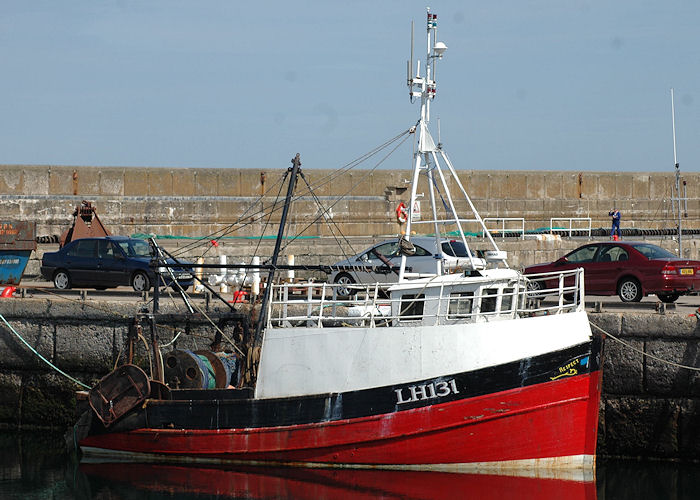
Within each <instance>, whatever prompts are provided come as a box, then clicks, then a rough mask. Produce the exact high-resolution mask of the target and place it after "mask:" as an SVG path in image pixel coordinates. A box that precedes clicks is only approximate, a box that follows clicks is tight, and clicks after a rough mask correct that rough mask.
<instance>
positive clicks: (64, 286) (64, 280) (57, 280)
mask: <svg viewBox="0 0 700 500" xmlns="http://www.w3.org/2000/svg"><path fill="white" fill-rule="evenodd" d="M70 285H71V283H70V274H68V271H66V270H65V269H60V270H58V271H56V274H54V275H53V286H55V287H56V288H58V289H59V290H68V289H69V288H70Z"/></svg>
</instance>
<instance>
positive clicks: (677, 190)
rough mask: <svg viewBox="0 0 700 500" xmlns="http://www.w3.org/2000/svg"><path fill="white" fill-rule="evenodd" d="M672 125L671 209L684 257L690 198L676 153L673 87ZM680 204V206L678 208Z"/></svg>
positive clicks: (679, 250) (679, 245) (680, 252)
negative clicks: (673, 179) (685, 219)
mask: <svg viewBox="0 0 700 500" xmlns="http://www.w3.org/2000/svg"><path fill="white" fill-rule="evenodd" d="M671 125H672V130H673V165H674V167H675V169H676V186H675V190H674V191H675V192H674V195H675V196H671V208H672V211H673V213H674V215H677V216H678V223H677V226H678V256H679V257H683V243H682V241H683V240H682V238H683V229H682V224H683V217H688V197H687V195H686V193H687V191H686V182H685V180H683V195H682V196H681V169H680V166H679V165H678V154H677V151H676V106H675V103H674V99H673V87H671ZM681 201H683V202H684V207H685V210H684V211H683V215H681ZM676 202H678V206H676Z"/></svg>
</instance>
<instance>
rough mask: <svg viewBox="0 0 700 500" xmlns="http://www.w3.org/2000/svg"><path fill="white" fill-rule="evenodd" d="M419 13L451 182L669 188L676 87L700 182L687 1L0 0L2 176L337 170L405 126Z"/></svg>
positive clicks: (409, 120)
mask: <svg viewBox="0 0 700 500" xmlns="http://www.w3.org/2000/svg"><path fill="white" fill-rule="evenodd" d="M426 5H430V7H431V12H433V13H436V14H437V15H438V38H439V39H440V40H441V41H443V42H444V43H446V45H447V46H448V50H447V52H446V53H445V56H444V58H443V59H442V60H441V61H439V65H438V73H437V86H438V88H437V97H436V99H435V101H434V103H433V106H432V113H433V114H432V118H433V120H432V123H433V125H435V124H436V123H437V120H436V118H439V120H440V139H441V141H442V143H443V144H444V147H445V149H446V151H447V152H448V153H449V155H450V158H451V160H452V162H453V163H454V164H455V166H456V167H457V168H458V169H464V170H471V169H483V170H570V171H610V172H615V171H653V172H672V171H673V163H674V155H673V135H672V115H671V91H670V89H671V87H673V88H674V89H675V111H676V144H677V157H678V162H679V164H680V169H681V171H682V172H683V171H687V172H693V171H698V170H699V167H700V140H698V139H700V29H698V26H700V2H698V1H697V0H665V1H663V2H661V1H658V0H654V1H648V0H635V1H631V0H616V1H613V2H611V1H610V0H600V1H599V0H518V1H515V0H512V1H511V0H503V1H498V0H494V1H492V2H474V1H464V0H462V1H441V2H429V3H427V4H426V2H417V1H414V0H407V1H376V0H374V1H368V0H356V1H352V2H339V1H320V0H319V1H304V0H296V1H293V2H290V1H286V2H282V1H262V0H261V1H259V2H240V1H234V0H227V1H223V0H199V1H194V0H192V1H182V0H111V1H110V0H103V1H94V0H89V1H88V0H86V1H77V0H75V1H73V0H64V1H61V2H57V1H55V0H45V1H26V0H22V1H16V0H3V1H2V2H0V67H1V68H2V72H1V74H2V76H1V77H0V164H32V165H73V166H76V165H93V166H119V167H198V168H255V169H260V170H266V169H274V168H286V167H287V166H289V165H290V160H291V158H292V157H293V156H294V155H295V154H296V153H300V154H301V159H302V165H303V168H305V169H308V168H327V169H336V168H340V167H342V166H343V165H345V164H347V163H348V162H350V161H352V160H353V159H355V158H357V157H360V156H361V155H363V154H364V153H366V152H368V151H370V150H371V149H373V148H374V147H376V146H377V145H379V144H382V143H383V142H385V141H386V140H387V139H389V138H391V137H394V136H395V135H396V134H398V133H400V132H401V131H403V130H406V129H407V128H409V127H410V126H412V125H413V124H415V122H416V121H417V119H418V112H419V107H418V104H416V103H414V104H411V103H410V101H409V98H408V89H407V87H406V60H407V59H408V58H409V54H410V24H411V21H412V20H414V21H415V25H416V29H415V31H416V52H415V56H414V57H415V58H416V59H423V58H424V55H423V54H424V53H425V12H426ZM433 133H434V135H436V134H437V133H436V130H435V129H433ZM411 153H412V151H411V146H410V144H406V145H405V146H404V147H403V149H402V150H400V151H397V153H396V154H394V155H392V156H391V158H389V159H388V160H387V161H386V162H384V163H382V164H381V166H380V167H379V168H399V169H408V168H410V167H411ZM374 166H375V163H370V164H367V165H364V168H372V167H374Z"/></svg>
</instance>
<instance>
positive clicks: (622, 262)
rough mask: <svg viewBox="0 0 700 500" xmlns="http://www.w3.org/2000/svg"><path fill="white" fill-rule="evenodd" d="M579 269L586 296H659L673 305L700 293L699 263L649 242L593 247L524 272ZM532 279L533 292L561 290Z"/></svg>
mask: <svg viewBox="0 0 700 500" xmlns="http://www.w3.org/2000/svg"><path fill="white" fill-rule="evenodd" d="M578 267H582V268H583V269H584V280H585V287H586V293H587V294H590V295H615V294H617V295H619V296H620V299H622V301H623V302H639V301H640V300H642V297H645V296H647V295H651V294H656V295H657V296H658V297H659V299H660V300H661V301H662V302H667V303H670V302H674V301H675V300H676V299H678V297H680V296H681V295H683V294H686V293H689V292H691V291H694V290H698V291H700V261H697V260H686V259H680V258H678V257H677V256H676V255H674V254H672V253H671V252H669V251H668V250H665V249H663V248H661V247H660V246H657V245H652V244H651V243H646V242H621V241H609V242H602V243H590V244H588V245H584V246H582V247H579V248H577V249H576V250H574V251H573V252H570V253H568V254H566V255H565V256H564V257H562V258H561V259H559V260H556V261H554V262H552V263H550V264H538V265H535V266H530V267H527V268H525V270H524V271H523V272H524V274H526V275H532V274H537V273H547V272H557V271H565V270H568V269H576V268H578ZM531 278H532V279H533V281H532V282H531V283H530V289H531V290H533V291H537V290H543V289H545V288H557V287H558V283H557V282H556V280H546V281H536V279H537V278H536V277H535V276H533V277H531ZM572 284H573V283H568V282H567V283H565V285H567V286H570V285H572Z"/></svg>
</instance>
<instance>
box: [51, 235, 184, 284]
mask: <svg viewBox="0 0 700 500" xmlns="http://www.w3.org/2000/svg"><path fill="white" fill-rule="evenodd" d="M151 259H152V256H151V247H150V245H149V244H148V242H147V241H144V240H139V239H135V238H127V237H124V236H106V237H104V238H81V239H78V240H75V241H71V242H70V243H68V244H67V245H66V246H64V247H63V248H61V249H60V250H59V251H58V252H47V253H45V254H44V256H43V258H42V259H41V275H42V276H43V277H44V278H45V279H47V280H49V281H53V284H54V286H55V287H56V288H58V289H59V290H67V289H69V288H71V287H73V286H77V287H91V288H96V289H98V290H104V289H106V288H110V287H117V286H121V285H131V286H132V287H133V288H134V290H136V291H137V292H143V291H145V290H149V289H150V288H151V286H152V285H153V283H154V282H155V280H156V274H155V272H154V271H153V269H151V267H150V263H151ZM168 262H170V263H173V261H172V260H169V261H168ZM185 264H186V265H187V266H186V267H182V268H173V274H174V276H175V279H176V280H177V282H178V284H179V285H180V286H181V287H182V288H183V289H184V290H187V289H188V288H189V287H190V286H192V282H193V276H192V268H191V267H189V265H190V263H189V262H187V263H185ZM163 277H164V278H165V284H166V285H168V286H174V283H173V281H172V279H171V278H170V277H169V276H168V273H164V274H163Z"/></svg>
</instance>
